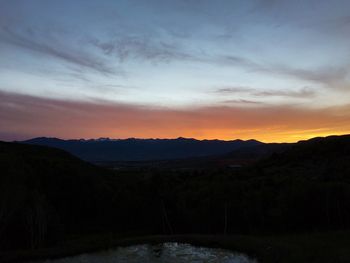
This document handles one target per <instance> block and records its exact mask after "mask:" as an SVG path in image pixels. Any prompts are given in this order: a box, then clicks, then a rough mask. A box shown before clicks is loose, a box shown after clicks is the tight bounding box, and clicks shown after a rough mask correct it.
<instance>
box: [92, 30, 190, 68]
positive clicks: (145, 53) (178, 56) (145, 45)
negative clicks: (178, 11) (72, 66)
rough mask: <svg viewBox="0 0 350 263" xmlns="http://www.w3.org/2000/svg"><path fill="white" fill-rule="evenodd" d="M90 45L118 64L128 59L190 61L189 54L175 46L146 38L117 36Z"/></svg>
mask: <svg viewBox="0 0 350 263" xmlns="http://www.w3.org/2000/svg"><path fill="white" fill-rule="evenodd" d="M90 43H91V44H93V45H94V46H95V47H97V48H98V49H100V50H101V51H102V52H103V53H104V54H105V55H108V56H111V55H112V56H116V57H117V58H118V59H119V61H120V62H124V61H126V60H129V59H140V60H146V61H152V62H170V61H172V60H187V59H192V56H191V55H190V54H187V53H185V52H183V51H181V49H180V48H179V47H178V46H176V45H175V44H173V43H167V42H165V41H164V40H159V39H158V40H157V39H151V38H150V37H147V36H119V37H114V38H113V39H110V40H104V41H101V40H98V39H96V38H94V39H91V40H90Z"/></svg>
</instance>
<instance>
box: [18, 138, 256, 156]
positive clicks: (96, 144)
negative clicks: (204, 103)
mask: <svg viewBox="0 0 350 263" xmlns="http://www.w3.org/2000/svg"><path fill="white" fill-rule="evenodd" d="M24 143H27V144H35V145H45V146H50V147H55V148H59V149H63V150H65V151H68V152H70V153H72V154H74V155H75V156H78V157H79V158H81V159H83V160H87V161H90V162H111V161H145V160H170V159H184V158H191V157H203V156H211V155H220V154H225V153H229V152H231V151H234V150H237V149H240V148H243V147H249V146H256V145H261V144H262V143H261V142H258V141H255V140H248V141H242V140H234V141H220V140H196V139H186V138H178V139H125V140H111V139H98V140H60V139H57V138H34V139H31V140H28V141H24Z"/></svg>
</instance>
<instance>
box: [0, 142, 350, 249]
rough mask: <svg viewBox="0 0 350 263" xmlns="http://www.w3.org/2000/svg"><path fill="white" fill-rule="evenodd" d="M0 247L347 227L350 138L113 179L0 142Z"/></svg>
mask: <svg viewBox="0 0 350 263" xmlns="http://www.w3.org/2000/svg"><path fill="white" fill-rule="evenodd" d="M0 160H1V163H0V169H1V176H0V180H1V181H0V183H1V185H0V189H1V192H0V196H1V199H0V245H1V249H2V250H4V249H18V248H37V247H44V246H51V245H55V244H56V245H57V244H62V243H63V242H64V241H65V240H67V239H68V238H69V237H70V236H72V235H78V236H80V235H89V234H96V233H105V232H114V233H120V234H122V235H148V234H173V233H174V234H180V233H206V234H235V233H240V234H242V233H244V234H263V233H264V234H266V233H269V234H273V233H290V232H296V231H298V232H299V231H300V232H304V231H307V232H309V231H324V230H335V229H345V228H349V227H350V138H349V136H342V137H330V138H326V139H314V140H310V141H306V142H302V143H298V144H297V145H295V146H293V147H292V148H291V149H289V150H288V151H286V152H284V153H280V154H274V155H272V156H271V157H270V158H268V159H266V160H264V161H261V162H259V163H258V164H256V165H254V166H251V167H246V168H243V169H240V170H232V169H219V170H198V171H196V170H188V171H165V170H159V171H157V170H155V169H154V170H147V171H140V172H135V171H133V172H127V171H124V172H113V171H109V170H105V169H102V168H99V167H95V166H93V165H90V164H88V163H85V162H82V161H80V160H79V159H77V158H75V157H73V156H71V155H69V154H67V153H65V152H63V151H60V150H56V149H52V148H46V147H41V146H29V145H21V144H10V143H1V144H0Z"/></svg>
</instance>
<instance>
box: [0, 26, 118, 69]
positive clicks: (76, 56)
mask: <svg viewBox="0 0 350 263" xmlns="http://www.w3.org/2000/svg"><path fill="white" fill-rule="evenodd" d="M0 42H3V43H7V44H10V45H14V46H17V47H20V48H24V49H27V50H30V51H34V52H37V53H40V54H43V55H46V56H50V57H54V58H56V59H59V60H61V61H65V62H68V63H70V64H72V65H75V66H78V67H80V68H84V69H89V70H93V71H97V72H100V73H102V74H116V73H117V72H116V70H115V69H114V68H112V67H111V66H109V65H107V63H106V62H105V61H103V60H102V59H101V58H97V57H93V56H92V55H91V54H89V53H85V52H83V51H82V50H77V49H72V47H71V46H69V47H68V46H65V45H60V44H59V41H55V40H54V39H50V38H49V37H45V38H38V37H37V35H36V34H35V31H34V30H33V29H28V30H25V31H24V30H16V29H14V28H11V27H8V26H3V27H1V28H0Z"/></svg>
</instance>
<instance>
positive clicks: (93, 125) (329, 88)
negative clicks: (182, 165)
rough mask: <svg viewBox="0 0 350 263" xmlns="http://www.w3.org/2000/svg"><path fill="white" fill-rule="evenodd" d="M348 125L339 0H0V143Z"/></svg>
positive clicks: (345, 36) (346, 21) (347, 55)
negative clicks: (44, 137)
mask: <svg viewBox="0 0 350 263" xmlns="http://www.w3.org/2000/svg"><path fill="white" fill-rule="evenodd" d="M345 133H350V1H348V0H344V1H341V0H335V1H320V0H318V1H316V0H315V1H313V0H304V1H301V0H296V1H287V0H286V1H283V0H281V1H278V0H241V1H238V0H236V1H235V0H230V1H224V0H218V1H212V0H205V1H201V0H176V1H175V0H171V1H170V0H169V1H168V0H125V1H122V0H100V1H98V0H95V1H92V0H74V1H73V0H70V1H64V0H60V1H53V0H42V1H39V0H0V140H21V139H28V138H32V137H38V136H48V137H60V138H98V137H110V138H129V137H138V138H176V137H180V136H181V137H193V138H198V139H224V140H231V139H237V138H239V139H252V138H254V139H257V140H261V141H264V142H292V141H298V140H301V139H306V138H310V137H315V136H325V135H330V134H345Z"/></svg>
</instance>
